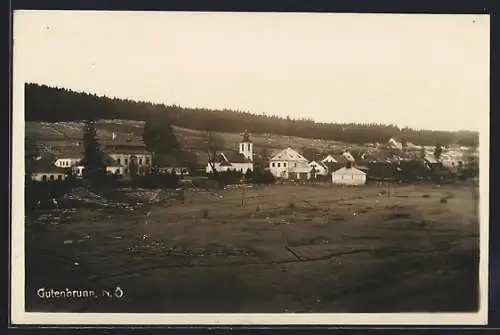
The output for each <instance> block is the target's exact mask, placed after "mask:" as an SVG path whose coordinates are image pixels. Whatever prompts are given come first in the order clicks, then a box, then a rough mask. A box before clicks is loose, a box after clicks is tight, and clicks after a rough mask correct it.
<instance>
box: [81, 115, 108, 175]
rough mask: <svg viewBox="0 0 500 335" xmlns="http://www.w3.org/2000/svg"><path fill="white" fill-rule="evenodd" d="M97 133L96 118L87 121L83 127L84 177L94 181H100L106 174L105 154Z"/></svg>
mask: <svg viewBox="0 0 500 335" xmlns="http://www.w3.org/2000/svg"><path fill="white" fill-rule="evenodd" d="M96 135H97V130H96V122H95V121H94V120H87V121H85V125H84V127H83V145H84V156H83V161H82V164H83V166H84V171H83V177H84V178H85V179H87V180H90V181H92V182H99V180H101V178H102V177H103V176H104V175H105V166H104V156H103V153H102V151H101V146H100V144H99V141H98V140H97V138H96Z"/></svg>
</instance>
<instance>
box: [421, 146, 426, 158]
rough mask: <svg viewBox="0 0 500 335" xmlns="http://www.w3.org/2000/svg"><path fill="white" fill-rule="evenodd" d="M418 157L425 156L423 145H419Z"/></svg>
mask: <svg viewBox="0 0 500 335" xmlns="http://www.w3.org/2000/svg"><path fill="white" fill-rule="evenodd" d="M420 158H422V159H424V158H425V148H424V146H421V147H420Z"/></svg>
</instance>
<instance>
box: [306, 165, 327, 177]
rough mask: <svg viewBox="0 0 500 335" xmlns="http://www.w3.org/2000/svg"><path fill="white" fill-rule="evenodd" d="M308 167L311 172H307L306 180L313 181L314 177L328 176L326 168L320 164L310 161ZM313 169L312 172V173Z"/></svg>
mask: <svg viewBox="0 0 500 335" xmlns="http://www.w3.org/2000/svg"><path fill="white" fill-rule="evenodd" d="M309 167H310V168H311V170H310V172H309V175H308V179H311V178H313V179H314V177H315V176H326V175H328V166H327V165H325V164H324V163H322V162H316V161H312V162H310V163H309ZM313 169H314V172H313Z"/></svg>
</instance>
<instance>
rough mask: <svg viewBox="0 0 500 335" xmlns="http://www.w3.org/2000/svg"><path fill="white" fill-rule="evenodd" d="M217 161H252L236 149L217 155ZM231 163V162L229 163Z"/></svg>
mask: <svg viewBox="0 0 500 335" xmlns="http://www.w3.org/2000/svg"><path fill="white" fill-rule="evenodd" d="M215 161H216V162H217V163H221V164H222V163H251V162H252V161H251V160H249V159H247V158H245V156H243V154H240V153H238V152H234V151H227V152H221V153H219V154H218V155H217V157H216V159H215ZM229 165H231V164H229Z"/></svg>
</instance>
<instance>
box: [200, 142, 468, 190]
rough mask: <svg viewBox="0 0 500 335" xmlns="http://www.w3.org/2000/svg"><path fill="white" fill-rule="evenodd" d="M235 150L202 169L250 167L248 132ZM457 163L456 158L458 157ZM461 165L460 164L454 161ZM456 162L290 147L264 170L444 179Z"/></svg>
mask: <svg viewBox="0 0 500 335" xmlns="http://www.w3.org/2000/svg"><path fill="white" fill-rule="evenodd" d="M238 149H239V150H238V152H225V153H220V154H219V155H218V156H217V158H216V161H215V162H212V163H208V164H207V166H206V172H207V173H211V172H212V171H213V167H215V169H216V170H217V171H228V170H237V171H241V172H243V173H244V172H246V171H247V170H251V171H253V170H254V162H253V157H254V153H253V143H252V141H251V140H250V138H249V136H248V134H246V133H245V134H244V136H243V140H242V141H241V142H240V143H239V146H238ZM459 163H460V161H459ZM458 165H461V164H458ZM457 167H458V166H456V165H455V163H454V164H449V166H448V165H447V164H444V163H443V162H442V161H437V160H436V159H435V158H434V157H433V156H432V155H425V157H415V158H412V159H404V158H400V157H396V158H394V159H388V158H386V159H385V160H379V159H378V160H377V159H376V158H373V157H370V156H369V155H362V157H361V159H360V160H359V162H358V161H357V160H356V159H355V157H354V156H353V155H352V154H351V153H350V152H349V151H348V150H344V151H343V152H342V153H340V154H338V155H334V154H328V155H326V156H325V157H323V158H320V159H315V160H308V159H307V158H305V157H304V156H303V155H302V154H300V153H299V152H298V151H296V150H294V149H293V148H291V147H287V148H285V149H282V150H280V151H279V152H277V153H275V154H274V155H273V156H272V157H271V158H270V159H269V161H268V162H267V167H266V168H267V170H269V171H270V172H271V173H272V174H273V175H274V177H276V178H279V179H284V180H316V179H318V178H321V179H323V180H329V179H330V178H331V181H332V182H333V183H334V184H356V185H361V184H365V183H366V181H367V180H368V179H373V180H393V179H399V180H402V179H406V180H408V179H412V180H419V179H430V178H439V179H445V178H448V177H449V176H451V174H452V173H453V171H454V170H456V168H457Z"/></svg>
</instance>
